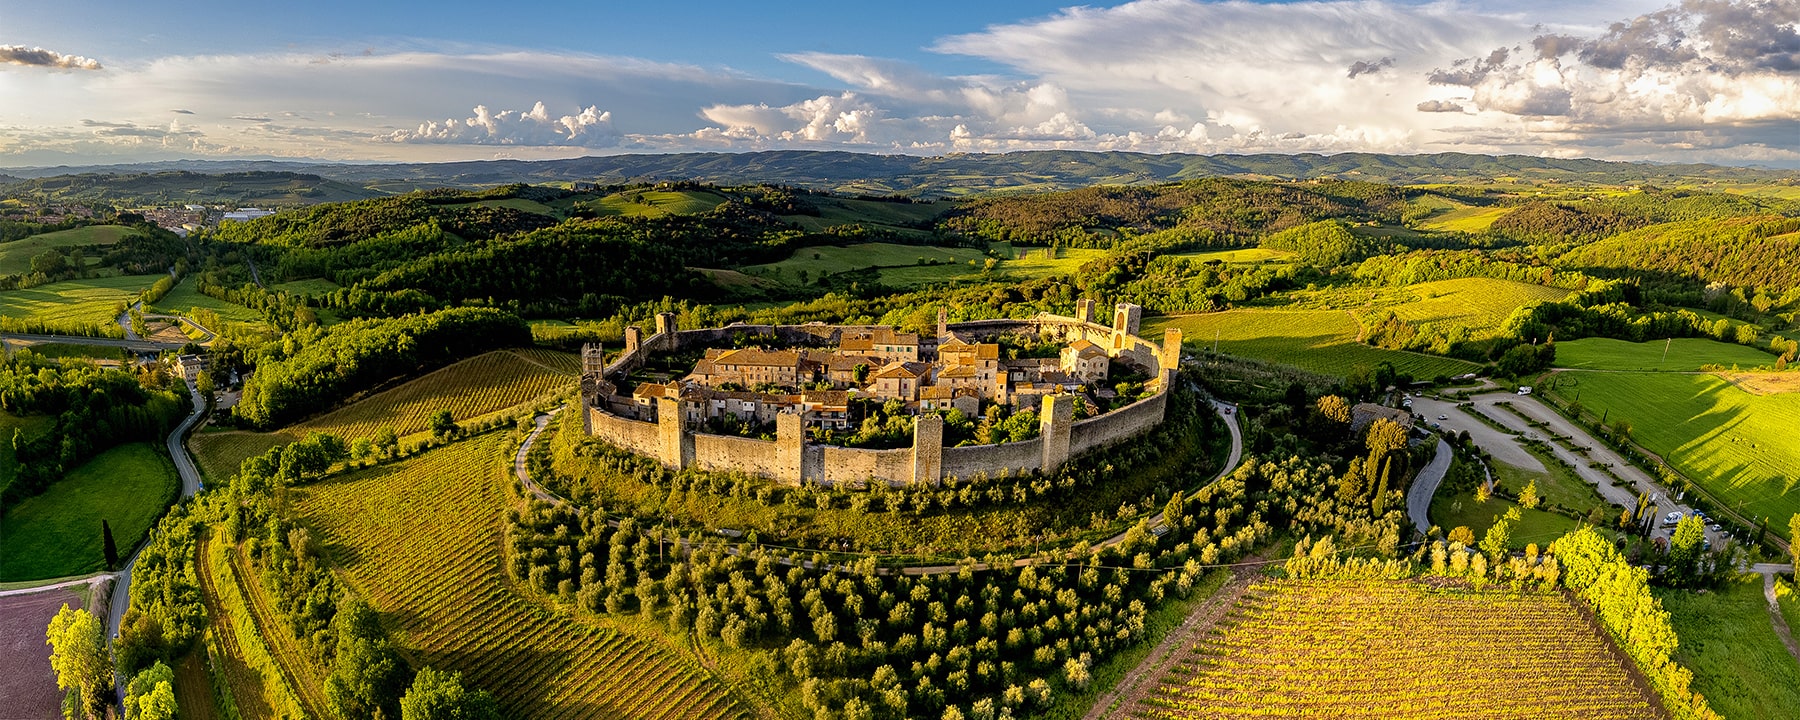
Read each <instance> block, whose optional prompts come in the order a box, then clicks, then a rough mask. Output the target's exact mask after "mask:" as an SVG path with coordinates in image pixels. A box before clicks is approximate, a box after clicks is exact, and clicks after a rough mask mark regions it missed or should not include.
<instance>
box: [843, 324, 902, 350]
mask: <svg viewBox="0 0 1800 720" xmlns="http://www.w3.org/2000/svg"><path fill="white" fill-rule="evenodd" d="M918 344H919V334H918V333H897V332H894V329H893V328H885V327H879V328H875V329H874V330H870V331H868V332H863V333H857V334H855V335H846V336H844V338H843V339H842V340H840V341H839V342H838V347H839V348H842V349H845V350H868V349H869V348H871V347H874V346H876V345H918Z"/></svg>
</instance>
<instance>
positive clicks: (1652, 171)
mask: <svg viewBox="0 0 1800 720" xmlns="http://www.w3.org/2000/svg"><path fill="white" fill-rule="evenodd" d="M7 172H8V173H11V174H13V175H17V176H20V177H26V178H37V179H45V178H53V177H64V176H69V175H70V173H75V172H79V173H83V174H84V175H87V176H91V175H106V174H111V175H135V176H144V177H146V178H156V179H157V182H171V181H179V180H183V178H180V177H179V176H178V175H174V174H175V173H205V174H223V173H233V174H245V175H258V174H264V173H293V174H302V175H305V174H310V175H317V176H319V177H321V178H325V179H327V180H330V181H335V182H337V183H342V184H344V187H333V188H332V189H330V190H328V191H326V192H342V193H351V194H353V195H355V196H357V197H367V196H368V194H364V193H369V194H377V193H393V192H408V191H412V190H418V189H428V188H435V187H445V186H460V187H467V186H483V185H502V184H508V183H521V182H523V183H571V182H581V183H598V184H611V183H627V182H640V181H657V180H699V181H704V182H709V183H719V184H728V185H729V184H741V183H750V182H759V183H776V184H784V185H796V186H801V187H807V188H813V189H826V190H834V191H838V192H844V193H851V194H857V193H869V194H902V195H914V196H960V195H968V194H973V193H982V192H996V191H1035V190H1067V189H1073V188H1078V187H1087V186H1090V185H1095V184H1115V185H1144V184H1155V183H1163V182H1171V181H1178V180H1188V179H1195V178H1203V177H1220V176H1225V177H1242V178H1254V179H1289V180H1295V179H1318V178H1337V179H1348V180H1365V181H1372V182H1385V183H1396V184H1422V183H1445V182H1475V181H1482V182H1497V183H1506V184H1513V183H1527V184H1529V183H1534V182H1554V183H1557V184H1561V185H1564V186H1570V185H1574V186H1580V185H1641V184H1659V185H1667V184H1676V185H1681V184H1687V185H1706V184H1714V183H1718V184H1725V185H1732V184H1742V183H1750V184H1792V183H1794V182H1795V173H1793V172H1791V171H1778V170H1765V169H1756V168H1741V167H1723V166H1717V165H1698V164H1686V165H1654V164H1648V163H1624V162H1610V161H1603V160H1585V159H1572V160H1571V159H1552V158H1540V157H1530V156H1523V155H1504V156H1491V155H1470V154H1465V153H1436V154H1427V155H1383V154H1376V153H1342V154H1337V155H1319V154H1314V153H1303V154H1297V155H1279V154H1261V155H1186V154H1175V153H1171V154H1161V155H1152V154H1146V153H1128V152H1081V151H1065V150H1043V151H1029V152H1015V153H1005V154H960V153H959V154H952V155H942V156H914V155H873V154H866V153H854V152H841V151H811V150H780V151H766V152H751V153H672V154H655V155H649V154H645V155H611V156H605V157H585V158H574V159H569V160H548V161H535V162H534V161H523V160H491V161H478V162H455V163H412V164H388V165H338V164H325V163H289V162H276V161H263V160H256V161H237V160H225V161H197V160H196V161H174V162H161V163H144V164H133V165H109V166H95V167H88V168H70V167H53V168H9V169H8V170H7ZM77 177H80V176H77ZM186 180H187V181H190V182H194V183H199V182H201V181H199V180H198V179H197V178H187V179H186ZM5 190H10V189H0V191H5ZM120 194H127V195H129V194H130V193H120ZM146 197H148V196H146ZM338 199H350V198H348V197H345V198H338ZM294 200H295V202H322V201H324V199H323V198H314V197H306V196H301V197H296V198H294Z"/></svg>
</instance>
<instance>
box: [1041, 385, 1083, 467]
mask: <svg viewBox="0 0 1800 720" xmlns="http://www.w3.org/2000/svg"><path fill="white" fill-rule="evenodd" d="M1074 421H1075V396H1074V395H1045V396H1044V405H1043V409H1042V410H1041V411H1039V413H1038V435H1039V437H1040V438H1041V439H1042V440H1043V443H1044V446H1043V452H1044V455H1043V473H1044V474H1045V475H1049V474H1050V473H1053V472H1056V470H1057V469H1058V468H1061V467H1062V465H1063V463H1065V462H1068V461H1069V437H1070V434H1071V433H1072V432H1073V430H1074V428H1073V427H1072V426H1073V425H1074V424H1075V422H1074Z"/></svg>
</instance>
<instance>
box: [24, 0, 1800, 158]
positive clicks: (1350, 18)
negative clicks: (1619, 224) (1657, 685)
mask: <svg viewBox="0 0 1800 720" xmlns="http://www.w3.org/2000/svg"><path fill="white" fill-rule="evenodd" d="M1525 2H1526V5H1525V6H1521V5H1519V4H1518V3H1513V2H1507V3H1500V2H1498V1H1497V0H1454V1H1451V2H1431V3H1417V2H1409V1H1404V0H1302V1H1300V2H1288V3H1278V4H1262V3H1258V2H1250V1H1249V0H1219V1H1203V0H1138V1H1137V2H1129V3H1126V4H1123V5H1119V6H1115V7H1107V8H1090V7H1076V8H1071V9H1068V10H1064V11H1061V12H1058V13H1055V14H1053V15H1049V16H1046V17H1040V18H1035V19H1030V20H1025V21H1020V22H1014V23H1007V24H1000V25H995V26H991V27H988V28H985V29H983V30H981V31H978V32H974V33H968V34H963V35H955V36H951V37H945V38H942V39H940V40H939V41H938V42H936V43H935V44H934V45H933V46H931V48H930V50H931V51H934V52H937V53H940V54H943V55H946V56H951V57H948V58H946V59H945V60H944V61H942V62H940V63H937V64H948V65H950V66H952V67H954V66H955V65H956V64H957V62H958V57H971V58H975V59H978V60H980V61H983V62H981V63H980V67H981V68H982V69H983V71H982V72H980V73H973V72H971V73H966V74H955V73H954V72H952V73H948V74H946V73H941V72H933V71H928V70H926V69H924V68H923V67H921V66H920V65H919V64H917V63H914V62H908V61H905V60H900V59H892V58H880V57H869V56H865V55H855V54H838V53H821V52H810V53H793V54H786V55H780V56H778V57H779V58H780V59H782V60H784V61H787V62H789V63H792V64H794V65H795V66H797V67H799V68H805V69H806V70H810V71H813V72H816V73H818V76H817V77H816V79H815V81H813V82H789V81H776V80H771V79H768V78H766V77H758V76H753V75H748V74H745V73H742V72H738V71H734V70H730V69H727V68H720V67H701V66H695V65H684V64H678V63H662V62H651V61H646V60H640V59H633V58H620V57H604V56H591V55H576V54H568V53H547V52H527V51H486V52H429V51H408V52H396V53H369V52H364V53H362V54H357V53H349V54H342V53H335V54H333V53H321V52H302V51H296V52H292V53H277V54H267V55H230V56H175V57H165V58H161V59H155V60H149V61H144V62H142V63H133V64H128V65H119V66H116V67H111V68H108V71H107V72H104V73H76V72H43V73H25V72H20V73H13V74H11V75H8V76H6V80H7V81H8V83H9V86H8V91H9V93H10V97H16V98H19V99H20V100H21V102H20V103H18V104H16V105H15V106H14V107H15V108H17V107H30V108H31V110H30V114H29V115H27V114H26V113H25V112H23V111H20V110H17V109H12V110H11V112H10V114H9V109H8V108H0V123H16V122H18V121H19V119H20V118H26V119H27V120H28V124H29V125H30V126H29V127H25V126H17V125H15V126H12V127H0V164H5V163H13V162H16V160H15V158H18V157H25V156H30V157H41V156H42V154H43V153H46V152H91V153H104V152H108V151H117V152H119V153H131V154H132V156H133V157H166V156H169V155H172V154H174V153H176V152H178V151H179V152H181V153H188V154H191V153H243V152H254V153H256V154H260V155H264V156H295V157H313V158H321V159H342V160H449V159H477V158H487V157H496V156H500V155H505V156H513V157H521V158H548V157H572V156H578V155H582V154H590V153H594V152H616V151H647V150H670V151H682V150H696V149H724V150H745V149H774V148H813V149H825V148H854V149H861V150H879V151H884V152H910V153H939V152H948V151H971V152H974V151H1007V150H1020V149H1039V148H1075V149H1093V150H1133V151H1141V152H1170V151H1179V152H1200V153H1221V152H1223V153H1232V152H1343V151H1373V152H1420V151H1437V150H1451V149H1454V150H1460V151H1467V152H1525V153H1541V154H1557V155H1599V156H1605V157H1613V158H1620V159H1660V160H1706V159H1718V160H1727V161H1731V160H1733V159H1735V158H1742V159H1745V160H1755V161H1777V162H1787V161H1788V160H1787V158H1788V157H1789V156H1792V155H1794V154H1795V153H1794V152H1793V151H1792V148H1793V146H1794V145H1795V142H1794V138H1795V137H1796V136H1800V87H1797V86H1796V76H1797V75H1800V71H1797V70H1796V68H1795V66H1796V65H1800V36H1797V35H1796V34H1795V31H1794V27H1795V24H1796V22H1795V18H1794V16H1795V14H1796V13H1797V12H1800V9H1797V8H1800V3H1795V2H1793V0H1682V3H1681V4H1680V5H1676V6H1671V7H1667V8H1664V9H1661V10H1657V9H1655V7H1654V5H1650V4H1648V3H1655V2H1658V0H1619V1H1616V2H1607V3H1603V4H1602V5H1603V6H1604V7H1605V8H1618V7H1624V6H1631V9H1629V10H1622V11H1616V12H1617V14H1618V15H1619V16H1632V15H1636V17H1630V18H1629V19H1625V20H1619V21H1618V22H1616V23H1613V22H1610V20H1611V19H1616V18H1611V17H1610V14H1611V13H1612V12H1614V11H1612V10H1607V12H1608V13H1609V15H1608V16H1602V15H1598V13H1599V12H1601V10H1599V9H1597V8H1598V7H1600V6H1582V7H1579V8H1570V7H1566V6H1565V5H1563V4H1560V3H1556V2H1553V0H1525ZM1522 7H1528V8H1529V9H1527V10H1521V8H1522ZM1646 10H1648V12H1646ZM1537 23H1545V25H1543V26H1538V25H1537ZM994 68H999V70H994ZM97 107H104V108H106V111H105V112H106V115H105V116H104V118H105V119H104V120H91V119H90V118H92V117H93V114H94V113H95V112H97V111H96V110H94V109H93V108H97ZM171 107H175V108H180V109H179V110H174V111H171V110H170V109H169V108H171ZM471 107H473V108H474V109H473V110H466V108H471ZM603 107H604V108H607V109H608V110H610V112H608V111H603V110H602V108H603ZM171 112H173V113H175V114H176V115H177V116H180V117H181V119H182V120H183V121H184V122H189V123H192V125H191V126H188V125H178V126H171V125H170V124H169V123H166V122H165V120H166V119H167V118H169V117H170V113H171ZM83 113H86V115H87V116H88V117H83ZM83 120H89V122H86V123H84V122H82V121H83ZM1784 147H1785V148H1789V150H1788V151H1786V154H1784V152H1783V151H1781V150H1780V149H1781V148H1784ZM30 153H38V154H37V155H29V154H30ZM156 153H162V155H157V154H156ZM1796 162H1800V160H1797V161H1796Z"/></svg>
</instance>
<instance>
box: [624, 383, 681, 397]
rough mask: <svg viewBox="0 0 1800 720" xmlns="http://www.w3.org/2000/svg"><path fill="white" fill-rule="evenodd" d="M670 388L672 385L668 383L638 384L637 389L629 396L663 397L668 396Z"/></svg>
mask: <svg viewBox="0 0 1800 720" xmlns="http://www.w3.org/2000/svg"><path fill="white" fill-rule="evenodd" d="M671 387H674V383H669V384H666V385H665V384H663V383H653V382H643V383H638V386H637V388H636V389H634V390H632V391H631V396H632V397H664V396H666V395H668V394H669V388H671Z"/></svg>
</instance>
